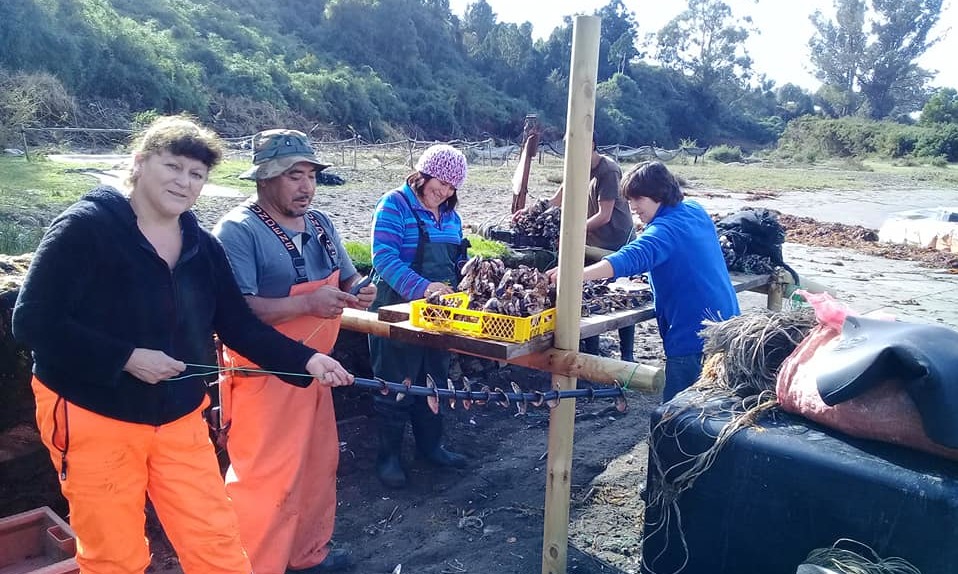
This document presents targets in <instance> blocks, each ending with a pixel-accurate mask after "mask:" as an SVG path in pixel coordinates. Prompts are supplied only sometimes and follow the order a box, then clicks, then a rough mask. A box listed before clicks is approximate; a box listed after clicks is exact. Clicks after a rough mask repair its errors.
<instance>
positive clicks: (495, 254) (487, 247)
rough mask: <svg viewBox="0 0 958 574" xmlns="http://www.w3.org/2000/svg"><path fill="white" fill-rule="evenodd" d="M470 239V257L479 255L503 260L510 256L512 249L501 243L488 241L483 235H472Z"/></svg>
mask: <svg viewBox="0 0 958 574" xmlns="http://www.w3.org/2000/svg"><path fill="white" fill-rule="evenodd" d="M467 239H469V245H470V247H469V257H475V256H476V255H479V256H481V257H485V258H490V259H502V258H504V257H506V256H508V255H509V253H510V252H511V249H509V246H508V245H506V244H505V243H502V242H501V241H493V240H491V239H486V238H484V237H482V236H481V235H470V236H468V237H467Z"/></svg>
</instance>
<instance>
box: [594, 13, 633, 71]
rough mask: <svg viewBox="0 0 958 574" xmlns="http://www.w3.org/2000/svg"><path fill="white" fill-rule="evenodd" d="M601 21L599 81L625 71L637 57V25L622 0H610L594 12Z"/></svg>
mask: <svg viewBox="0 0 958 574" xmlns="http://www.w3.org/2000/svg"><path fill="white" fill-rule="evenodd" d="M595 15H596V16H599V17H600V18H601V19H602V27H601V31H600V33H599V34H600V35H599V73H598V79H599V81H600V82H601V81H603V80H606V79H608V78H611V77H612V75H613V74H616V73H622V72H624V71H625V65H626V64H627V63H628V62H629V60H631V59H632V58H634V57H636V56H638V55H639V51H638V49H637V48H636V47H635V40H636V33H637V30H638V25H637V24H636V23H635V13H633V12H632V11H631V10H628V9H627V8H626V7H625V4H624V3H623V2H622V0H610V1H609V3H608V4H606V5H605V6H603V7H602V8H599V9H598V10H596V11H595Z"/></svg>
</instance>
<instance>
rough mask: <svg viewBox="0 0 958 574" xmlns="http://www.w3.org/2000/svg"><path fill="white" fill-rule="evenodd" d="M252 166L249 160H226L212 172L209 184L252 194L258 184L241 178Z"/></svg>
mask: <svg viewBox="0 0 958 574" xmlns="http://www.w3.org/2000/svg"><path fill="white" fill-rule="evenodd" d="M252 165H253V164H252V163H251V162H250V160H249V159H225V160H223V161H222V162H221V163H220V164H219V165H218V166H216V167H214V168H213V171H212V172H210V179H209V183H212V184H215V185H222V186H224V187H233V188H236V189H238V190H240V191H244V192H248V193H252V192H254V191H256V182H255V181H248V180H245V179H240V178H239V176H240V174H241V173H243V172H244V171H246V170H247V169H249V168H250V167H251V166H252Z"/></svg>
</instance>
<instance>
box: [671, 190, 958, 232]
mask: <svg viewBox="0 0 958 574" xmlns="http://www.w3.org/2000/svg"><path fill="white" fill-rule="evenodd" d="M703 193H716V194H721V195H726V196H730V197H704V196H702V195H700V194H703ZM689 196H690V197H692V198H693V199H695V200H696V201H698V202H699V203H701V204H702V206H703V207H705V209H707V210H708V211H709V212H710V213H731V212H734V211H738V210H739V209H741V208H742V207H743V206H752V207H766V208H769V209H774V210H776V211H780V212H782V213H787V214H789V215H795V216H799V217H812V218H814V219H817V220H819V221H828V222H833V223H843V224H845V225H861V226H863V227H867V228H870V229H878V228H879V227H881V224H882V223H883V222H884V221H885V219H886V218H887V217H888V216H889V215H891V214H893V213H896V212H898V211H906V210H910V209H922V208H929V207H939V206H947V205H956V204H958V190H948V189H909V190H907V191H902V190H894V189H868V190H858V189H856V190H828V191H821V192H814V193H812V192H808V191H785V192H782V193H781V195H779V196H778V197H774V198H769V199H758V200H754V201H750V200H748V197H749V196H748V195H747V194H744V193H728V192H726V191H723V190H700V189H692V190H690V192H689Z"/></svg>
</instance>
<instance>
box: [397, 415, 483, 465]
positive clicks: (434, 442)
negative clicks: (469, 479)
mask: <svg viewBox="0 0 958 574" xmlns="http://www.w3.org/2000/svg"><path fill="white" fill-rule="evenodd" d="M417 398H419V397H417ZM423 402H425V401H423ZM410 421H411V422H412V432H413V435H414V436H415V437H416V450H417V451H418V452H419V456H421V457H422V458H423V459H425V460H426V461H428V462H430V463H432V464H434V465H436V466H442V467H451V468H466V466H468V465H469V460H468V459H467V458H466V457H464V456H463V455H461V454H458V453H455V452H452V451H451V450H447V449H445V448H443V446H442V415H441V414H433V413H432V411H430V410H428V407H425V406H422V407H419V408H413V409H412V411H411V412H410Z"/></svg>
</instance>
